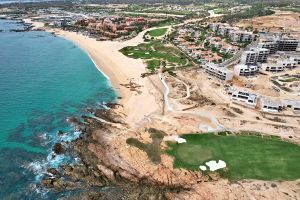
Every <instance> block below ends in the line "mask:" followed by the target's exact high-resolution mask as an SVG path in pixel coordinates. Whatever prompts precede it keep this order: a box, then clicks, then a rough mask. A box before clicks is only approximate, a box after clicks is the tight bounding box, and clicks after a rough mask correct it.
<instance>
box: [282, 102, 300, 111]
mask: <svg viewBox="0 0 300 200" xmlns="http://www.w3.org/2000/svg"><path fill="white" fill-rule="evenodd" d="M283 103H284V105H285V106H286V107H287V108H289V109H292V111H293V112H294V113H295V114H300V101H299V100H283Z"/></svg>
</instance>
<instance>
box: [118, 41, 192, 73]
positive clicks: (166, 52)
mask: <svg viewBox="0 0 300 200" xmlns="http://www.w3.org/2000/svg"><path fill="white" fill-rule="evenodd" d="M120 51H121V52H122V53H123V54H124V55H125V56H128V57H130V58H134V59H138V58H141V59H145V60H146V62H147V67H148V69H150V70H152V71H153V70H154V69H155V68H157V67H159V66H160V61H163V60H164V61H165V62H166V63H167V64H168V65H174V64H175V65H177V66H183V65H185V64H186V62H187V61H186V56H184V54H182V53H181V52H180V51H179V50H178V49H176V48H173V47H168V46H165V45H163V44H162V43H161V42H160V41H159V40H156V41H152V42H149V43H142V44H140V45H138V46H129V47H125V48H123V49H121V50H120Z"/></svg>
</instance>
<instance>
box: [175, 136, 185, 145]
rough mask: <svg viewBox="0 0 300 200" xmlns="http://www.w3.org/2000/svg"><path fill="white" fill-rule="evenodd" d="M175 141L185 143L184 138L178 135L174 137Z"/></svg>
mask: <svg viewBox="0 0 300 200" xmlns="http://www.w3.org/2000/svg"><path fill="white" fill-rule="evenodd" d="M175 141H176V142H177V143H179V144H181V143H186V139H183V138H180V137H178V136H177V137H175Z"/></svg>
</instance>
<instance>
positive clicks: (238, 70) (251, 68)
mask: <svg viewBox="0 0 300 200" xmlns="http://www.w3.org/2000/svg"><path fill="white" fill-rule="evenodd" d="M233 72H234V75H235V76H254V75H255V74H257V73H258V72H259V67H258V66H256V65H244V64H239V65H236V66H235V67H234V71H233Z"/></svg>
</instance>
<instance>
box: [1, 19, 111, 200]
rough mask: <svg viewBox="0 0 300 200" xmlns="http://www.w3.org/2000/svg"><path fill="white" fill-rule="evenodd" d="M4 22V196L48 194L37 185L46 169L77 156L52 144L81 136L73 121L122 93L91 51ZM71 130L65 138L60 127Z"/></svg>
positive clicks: (2, 152)
mask: <svg viewBox="0 0 300 200" xmlns="http://www.w3.org/2000/svg"><path fill="white" fill-rule="evenodd" d="M16 27H20V25H19V24H15V23H14V22H12V21H6V20H0V30H5V31H3V32H0V199H7V198H9V197H10V198H12V199H40V198H41V196H40V195H46V196H42V197H44V198H47V194H44V191H39V190H40V189H39V188H36V185H35V183H37V182H38V180H39V179H40V178H41V174H42V172H43V170H45V168H46V167H57V166H58V165H59V164H61V163H63V162H73V161H72V160H73V159H74V158H71V157H67V156H65V157H64V156H58V155H53V153H51V147H52V145H53V144H54V143H55V142H57V141H61V140H70V139H72V138H76V137H77V136H78V134H79V133H78V132H77V131H76V130H74V128H73V127H71V126H70V125H69V124H68V123H67V122H66V118H67V117H68V116H80V115H82V114H85V113H87V111H86V109H87V108H97V107H99V106H100V105H101V104H103V103H105V102H112V101H114V100H115V98H116V94H115V92H114V91H113V89H112V88H111V86H110V84H109V81H108V80H107V79H106V78H105V76H104V75H103V74H101V73H100V72H99V71H98V70H97V69H96V67H95V66H94V64H93V62H92V61H91V60H90V59H89V57H88V55H87V54H86V53H85V52H83V51H82V50H81V49H80V48H79V47H77V46H76V45H75V44H73V43H71V42H69V41H66V40H64V39H62V38H60V37H55V36H53V35H51V34H49V33H45V32H34V31H31V32H9V31H8V30H10V29H15V28H16ZM58 130H63V131H65V132H67V136H66V137H64V138H59V137H58V136H57V131H58Z"/></svg>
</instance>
